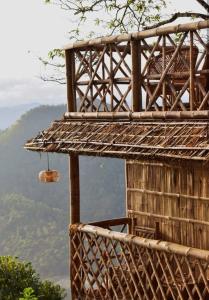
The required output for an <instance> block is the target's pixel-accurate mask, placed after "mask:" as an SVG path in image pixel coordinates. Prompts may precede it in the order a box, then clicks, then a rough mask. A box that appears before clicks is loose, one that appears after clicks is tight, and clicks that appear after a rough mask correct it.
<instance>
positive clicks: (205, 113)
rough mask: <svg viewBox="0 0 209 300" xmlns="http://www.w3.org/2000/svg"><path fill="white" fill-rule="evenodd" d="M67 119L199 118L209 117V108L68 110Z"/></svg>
mask: <svg viewBox="0 0 209 300" xmlns="http://www.w3.org/2000/svg"><path fill="white" fill-rule="evenodd" d="M64 117H65V119H72V120H73V119H77V120H79V119H82V120H89V119H91V120H97V121H99V120H120V119H121V120H123V119H124V120H161V119H162V120H163V119H167V120H185V119H191V120H198V119H203V120H204V119H206V120H208V119H209V110H202V111H159V112H154V111H153V112H152V111H150V112H133V113H131V112H92V113H91V112H85V113H81V112H67V113H65V115H64Z"/></svg>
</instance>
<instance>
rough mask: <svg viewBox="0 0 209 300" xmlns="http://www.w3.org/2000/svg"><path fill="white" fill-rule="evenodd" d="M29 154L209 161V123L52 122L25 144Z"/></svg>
mask: <svg viewBox="0 0 209 300" xmlns="http://www.w3.org/2000/svg"><path fill="white" fill-rule="evenodd" d="M25 148H26V149H28V150H32V151H43V152H57V153H67V154H71V153H77V154H80V155H93V156H109V157H118V158H125V159H146V158H147V159H156V158H157V159H163V160H166V159H171V158H173V159H189V160H199V161H207V160H208V159H209V122H208V119H202V120H194V119H190V120H189V119H188V120H182V119H180V120H178V119H175V120H165V119H164V120H159V119H147V120H141V119H140V118H139V119H138V120H137V119H135V120H134V119H133V120H128V119H123V120H118V119H112V120H105V119H99V118H95V119H94V120H93V119H89V120H87V119H82V118H77V119H76V118H75V119H73V118H67V117H64V118H63V119H62V120H58V121H54V122H53V123H52V124H51V126H50V127H49V128H48V129H46V130H43V131H42V132H40V133H39V134H38V135H37V136H36V137H35V138H33V139H31V140H29V141H28V142H27V143H26V144H25Z"/></svg>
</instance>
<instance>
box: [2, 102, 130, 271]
mask: <svg viewBox="0 0 209 300" xmlns="http://www.w3.org/2000/svg"><path fill="white" fill-rule="evenodd" d="M65 111H66V106H64V105H59V106H39V107H36V108H33V109H31V110H30V111H28V112H27V113H24V115H23V116H22V117H21V118H20V119H19V120H18V121H16V122H15V124H13V125H12V126H11V127H10V128H8V129H6V130H3V131H2V132H0V236H1V239H0V255H14V256H15V255H18V256H19V257H20V258H23V259H26V260H30V261H31V262H32V263H33V265H34V266H35V268H36V269H37V270H38V271H39V272H40V273H41V274H42V275H43V276H44V277H52V276H58V277H59V276H64V275H65V274H66V275H67V273H68V223H69V213H68V210H69V190H68V185H69V184H68V182H69V178H68V155H64V154H50V155H49V158H50V167H51V168H53V169H58V170H59V171H60V173H61V180H60V182H59V183H56V184H43V183H39V182H38V173H39V171H40V170H43V169H46V168H47V159H46V154H41V155H40V154H38V153H35V152H30V151H26V150H25V149H24V148H23V145H24V143H25V142H26V140H28V139H30V138H31V137H33V136H35V135H36V134H37V133H38V132H39V131H41V130H43V129H45V128H47V127H48V126H49V125H50V123H51V122H52V121H53V120H55V119H60V118H62V116H63V113H64V112H65ZM80 185H81V220H82V221H83V222H86V221H93V220H102V219H106V218H112V217H120V216H123V214H124V205H125V200H124V195H125V192H124V162H123V161H121V160H118V159H107V158H93V157H80ZM107 187H108V188H107ZM47 237H48V238H47ZM52 262H53V263H52Z"/></svg>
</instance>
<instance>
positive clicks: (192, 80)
mask: <svg viewBox="0 0 209 300" xmlns="http://www.w3.org/2000/svg"><path fill="white" fill-rule="evenodd" d="M193 57H194V34H193V32H192V31H190V57H189V60H190V64H189V65H190V66H189V67H190V93H189V103H190V110H191V111H192V110H194V101H195V77H194V75H195V65H194V59H193Z"/></svg>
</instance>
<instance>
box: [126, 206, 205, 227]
mask: <svg viewBox="0 0 209 300" xmlns="http://www.w3.org/2000/svg"><path fill="white" fill-rule="evenodd" d="M128 213H129V216H130V215H132V216H136V215H139V216H145V217H150V218H156V219H162V220H168V221H177V222H180V223H190V224H199V225H205V226H209V222H207V221H202V220H195V219H186V218H179V217H172V216H164V215H158V214H153V213H148V212H144V211H135V210H128Z"/></svg>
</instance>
